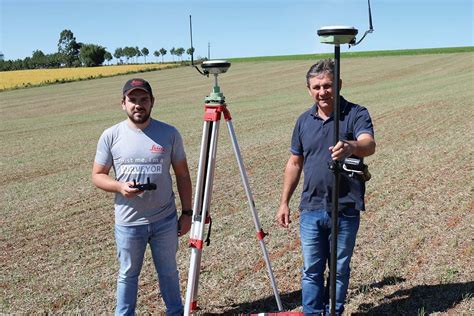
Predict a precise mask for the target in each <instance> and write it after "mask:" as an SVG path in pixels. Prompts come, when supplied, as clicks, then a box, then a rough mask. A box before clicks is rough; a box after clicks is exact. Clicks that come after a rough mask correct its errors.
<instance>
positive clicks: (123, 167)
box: [119, 158, 163, 175]
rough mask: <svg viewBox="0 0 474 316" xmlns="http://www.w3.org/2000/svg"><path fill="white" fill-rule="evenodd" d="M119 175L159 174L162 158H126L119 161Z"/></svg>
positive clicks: (161, 168)
mask: <svg viewBox="0 0 474 316" xmlns="http://www.w3.org/2000/svg"><path fill="white" fill-rule="evenodd" d="M120 163H121V164H120V170H119V174H120V175H133V174H161V173H162V172H163V158H150V159H147V158H127V159H121V161H120Z"/></svg>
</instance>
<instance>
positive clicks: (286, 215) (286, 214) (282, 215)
mask: <svg viewBox="0 0 474 316" xmlns="http://www.w3.org/2000/svg"><path fill="white" fill-rule="evenodd" d="M276 220H277V222H278V224H279V225H280V226H281V227H284V228H288V226H289V225H290V223H291V220H290V208H289V207H288V205H286V204H281V205H280V207H279V208H278V212H277V214H276Z"/></svg>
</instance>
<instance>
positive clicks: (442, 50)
mask: <svg viewBox="0 0 474 316" xmlns="http://www.w3.org/2000/svg"><path fill="white" fill-rule="evenodd" d="M468 52H474V46H466V47H446V48H422V49H402V50H377V51H368V52H342V53H341V56H342V57H344V58H351V57H380V56H406V55H430V54H451V53H468ZM333 56H334V54H333V53H324V54H302V55H284V56H261V57H243V58H229V59H228V60H229V61H233V62H248V61H278V60H316V59H321V58H330V57H333Z"/></svg>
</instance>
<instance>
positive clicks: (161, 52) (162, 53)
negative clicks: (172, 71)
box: [160, 48, 168, 62]
mask: <svg viewBox="0 0 474 316" xmlns="http://www.w3.org/2000/svg"><path fill="white" fill-rule="evenodd" d="M167 52H168V51H167V50H166V49H164V48H161V49H160V54H161V62H163V56H165V55H166V53H167Z"/></svg>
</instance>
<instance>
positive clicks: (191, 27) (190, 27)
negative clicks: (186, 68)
mask: <svg viewBox="0 0 474 316" xmlns="http://www.w3.org/2000/svg"><path fill="white" fill-rule="evenodd" d="M189 34H190V36H191V66H193V67H194V68H196V70H197V71H198V72H199V73H200V74H201V75H203V76H208V77H209V73H204V72H202V71H201V70H200V69H199V68H198V66H196V65H195V64H194V47H193V23H192V20H191V14H190V15H189Z"/></svg>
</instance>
